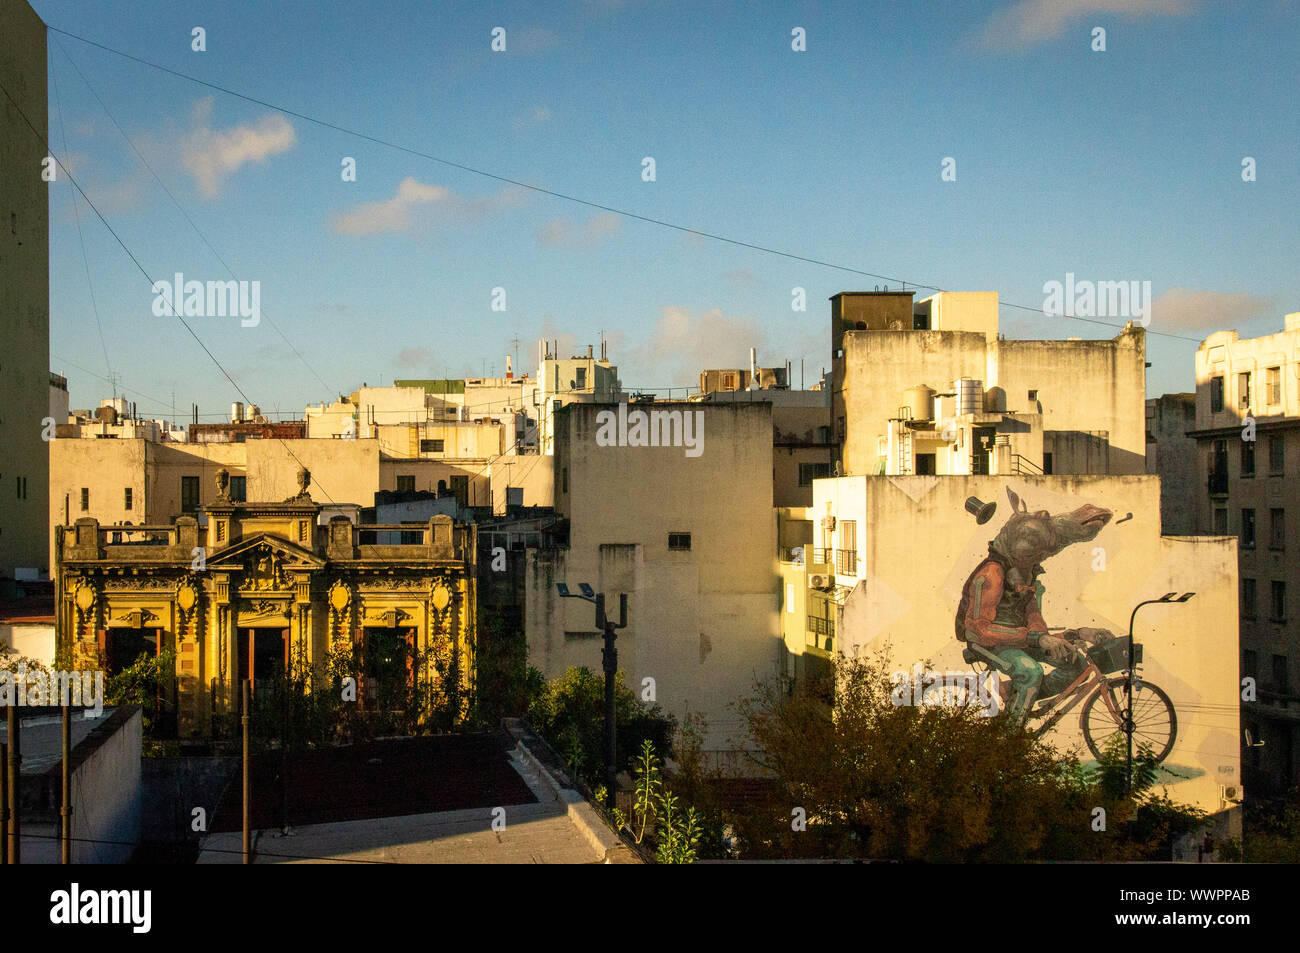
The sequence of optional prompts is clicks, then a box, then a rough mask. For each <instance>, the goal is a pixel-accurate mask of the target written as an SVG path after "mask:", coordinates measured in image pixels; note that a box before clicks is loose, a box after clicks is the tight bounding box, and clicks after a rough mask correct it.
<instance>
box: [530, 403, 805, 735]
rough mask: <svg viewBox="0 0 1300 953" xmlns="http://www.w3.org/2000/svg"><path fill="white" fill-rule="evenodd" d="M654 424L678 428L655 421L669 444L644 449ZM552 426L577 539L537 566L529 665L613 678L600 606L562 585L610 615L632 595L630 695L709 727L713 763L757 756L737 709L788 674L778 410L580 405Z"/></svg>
mask: <svg viewBox="0 0 1300 953" xmlns="http://www.w3.org/2000/svg"><path fill="white" fill-rule="evenodd" d="M642 412H645V413H647V414H648V413H651V412H654V413H659V414H663V415H665V416H664V417H661V418H650V422H651V425H652V426H654V427H656V435H657V436H658V438H659V439H656V441H655V443H656V444H658V445H640V443H641V441H639V440H638V439H636V438H635V437H634V436H633V433H634V431H635V427H636V421H637V418H636V416H635V415H636V414H638V413H642ZM606 414H608V415H610V416H608V417H607V416H604V415H606ZM620 414H626V415H627V418H628V420H629V421H630V423H631V425H630V426H628V427H627V428H626V437H627V439H626V440H624V439H621V438H622V435H623V430H624V428H623V427H622V426H621V422H620V426H618V427H617V428H616V432H614V433H611V432H610V430H609V429H606V430H604V431H603V432H602V427H603V426H605V423H606V422H608V421H610V420H618V418H619V415H620ZM688 414H689V415H698V416H697V417H694V418H693V424H692V426H693V428H694V426H695V423H698V429H692V431H691V434H692V436H693V437H699V436H702V442H701V444H700V445H699V447H698V448H697V449H698V450H699V451H700V452H699V453H698V454H697V455H691V454H692V453H694V450H692V449H691V448H688V447H685V446H682V445H681V443H679V442H674V441H672V440H671V439H663V434H664V433H666V432H671V431H672V428H673V427H674V426H675V427H676V428H677V432H680V430H681V424H682V421H683V419H684V416H685V415H688ZM669 415H676V416H675V418H674V417H672V416H669ZM555 419H556V432H555V456H554V462H555V467H556V501H555V506H556V511H557V515H558V516H559V517H560V519H561V520H562V521H567V525H568V538H567V543H560V544H558V545H556V546H554V547H551V548H542V549H537V550H534V549H530V550H528V551H527V562H526V566H525V588H526V603H525V612H524V618H525V623H526V634H527V640H528V653H529V662H530V664H532V665H534V666H536V667H537V668H538V669H540V670H541V671H542V672H543V673H544V674H545V675H546V677H547V678H555V677H557V676H559V675H562V674H564V672H565V671H566V670H567V669H568V668H569V667H571V666H586V667H587V668H589V669H591V670H593V671H597V672H598V671H600V668H601V644H602V643H601V638H600V636H599V633H598V631H597V630H596V628H595V623H594V615H593V611H594V607H593V606H592V605H591V604H590V603H588V602H584V601H582V600H579V599H564V598H561V597H560V595H559V593H558V592H557V591H556V583H565V584H567V585H568V586H569V587H570V589H572V590H573V591H574V592H577V591H578V586H579V585H580V584H581V583H584V582H585V583H588V584H590V585H591V586H593V587H594V588H595V589H596V590H597V591H598V592H603V593H605V596H606V600H607V604H609V605H611V606H612V607H617V606H618V598H619V595H620V594H626V595H627V597H628V627H627V628H626V629H624V630H622V631H620V632H619V634H618V661H619V668H620V669H621V670H622V671H623V672H624V673H625V675H626V677H627V681H628V684H629V686H630V687H631V688H632V689H633V690H634V691H635V692H636V694H637V696H638V697H646V698H652V699H653V700H654V701H656V702H657V703H658V704H659V705H661V706H663V708H664V709H665V710H667V711H668V712H670V713H671V714H673V715H675V716H676V717H677V718H678V719H681V718H684V717H685V716H686V715H687V714H690V713H694V714H699V715H702V716H703V717H704V719H705V720H706V722H707V723H708V732H707V738H706V743H705V746H706V748H708V749H709V750H710V751H715V752H722V751H730V750H733V749H737V748H741V747H744V743H743V739H742V738H741V737H740V735H741V732H740V727H741V722H740V717H739V715H738V713H737V712H736V710H735V708H734V704H735V702H737V701H738V700H740V699H742V698H744V697H746V696H749V695H751V694H752V693H753V691H754V688H755V684H756V682H757V681H765V680H768V679H770V678H772V677H774V676H775V675H776V672H777V662H778V659H779V650H780V631H779V628H778V622H777V613H776V610H777V592H776V582H777V576H776V558H775V553H776V519H775V510H774V509H773V507H772V456H773V445H772V404H770V403H767V402H761V401H760V402H754V403H748V402H736V403H717V404H715V403H692V402H684V401H673V402H666V401H651V402H636V403H631V404H629V403H622V404H588V403H574V404H571V405H569V406H567V407H565V408H563V409H562V410H561V411H559V412H558V413H557V414H556V418H555ZM674 421H675V422H674ZM665 422H666V424H665ZM664 426H667V428H668V430H664V429H663V428H664ZM610 438H612V440H611V439H610ZM561 525H563V522H562V523H561ZM647 692H648V694H646V693H647Z"/></svg>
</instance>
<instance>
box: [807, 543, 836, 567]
mask: <svg viewBox="0 0 1300 953" xmlns="http://www.w3.org/2000/svg"><path fill="white" fill-rule="evenodd" d="M832 552H834V550H832V549H831V548H830V547H824V546H817V547H814V548H813V551H812V563H811V565H813V566H829V565H830V564H831V562H832V559H831V553H832Z"/></svg>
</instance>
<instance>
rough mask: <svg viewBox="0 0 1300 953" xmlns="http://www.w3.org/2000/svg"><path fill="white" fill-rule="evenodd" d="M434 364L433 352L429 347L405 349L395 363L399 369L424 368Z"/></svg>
mask: <svg viewBox="0 0 1300 953" xmlns="http://www.w3.org/2000/svg"><path fill="white" fill-rule="evenodd" d="M432 362H433V352H432V351H430V350H429V349H428V348H427V347H405V348H402V350H401V351H400V352H399V353H398V355H397V359H396V361H395V362H394V363H396V364H397V366H398V367H404V368H422V367H427V366H428V365H429V364H431V363H432Z"/></svg>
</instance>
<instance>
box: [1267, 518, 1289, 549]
mask: <svg viewBox="0 0 1300 953" xmlns="http://www.w3.org/2000/svg"><path fill="white" fill-rule="evenodd" d="M1268 548H1269V549H1286V511H1285V510H1281V509H1271V510H1269V511H1268Z"/></svg>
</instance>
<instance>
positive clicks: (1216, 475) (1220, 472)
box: [1210, 440, 1228, 494]
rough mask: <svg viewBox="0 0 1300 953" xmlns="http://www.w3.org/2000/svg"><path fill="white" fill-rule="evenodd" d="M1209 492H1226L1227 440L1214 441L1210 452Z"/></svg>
mask: <svg viewBox="0 0 1300 953" xmlns="http://www.w3.org/2000/svg"><path fill="white" fill-rule="evenodd" d="M1210 492H1211V493H1219V494H1226V493H1227V492H1228V441H1226V440H1216V441H1214V450H1213V452H1212V453H1211V454H1210Z"/></svg>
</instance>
